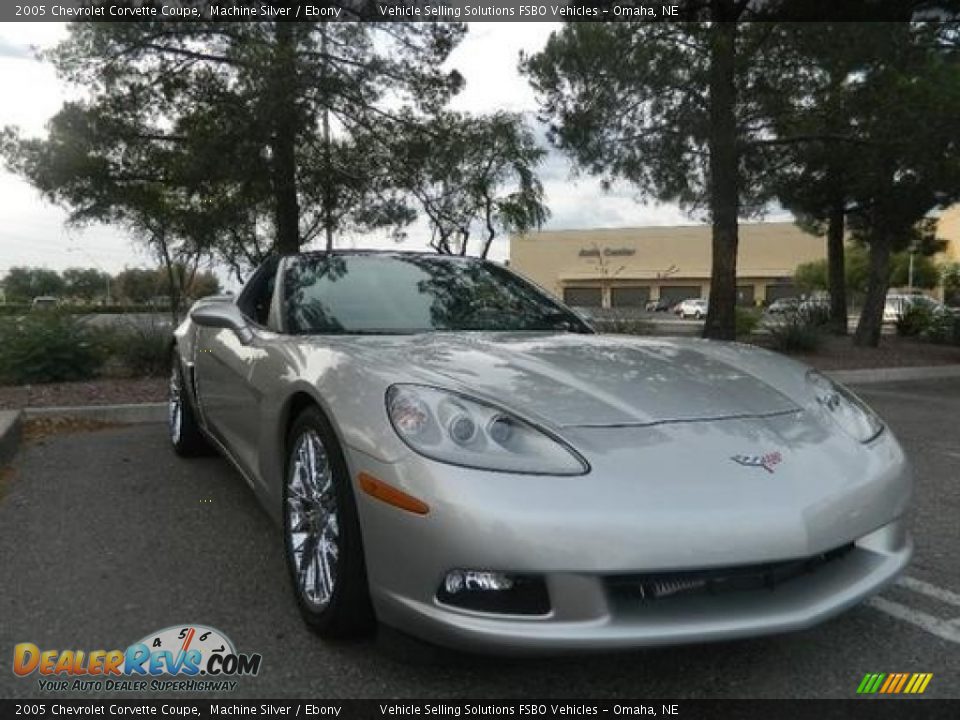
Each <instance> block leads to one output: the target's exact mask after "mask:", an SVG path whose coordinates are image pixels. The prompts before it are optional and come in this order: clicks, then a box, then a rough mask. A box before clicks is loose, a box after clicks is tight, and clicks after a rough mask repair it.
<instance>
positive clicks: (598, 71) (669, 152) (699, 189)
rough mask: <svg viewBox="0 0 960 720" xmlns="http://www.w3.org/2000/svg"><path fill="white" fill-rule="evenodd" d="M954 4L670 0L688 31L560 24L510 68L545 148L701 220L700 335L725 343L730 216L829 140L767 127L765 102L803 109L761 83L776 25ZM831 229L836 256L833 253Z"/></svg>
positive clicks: (898, 16) (760, 198)
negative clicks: (708, 231) (533, 108)
mask: <svg viewBox="0 0 960 720" xmlns="http://www.w3.org/2000/svg"><path fill="white" fill-rule="evenodd" d="M592 4H594V3H591V5H592ZM956 5H957V3H956V2H955V1H954V0H942V1H940V2H933V3H931V2H928V1H925V0H873V1H866V0H865V1H864V2H853V3H844V4H843V5H842V7H841V8H839V9H838V8H836V7H831V6H830V5H829V4H828V3H821V2H801V1H799V0H779V2H778V1H777V0H772V1H771V2H765V3H753V2H749V1H748V0H688V1H687V2H683V3H680V14H681V16H682V17H683V19H684V20H688V21H692V22H685V23H650V22H640V23H615V24H613V23H611V24H607V23H603V24H601V23H579V24H577V23H568V24H567V25H565V27H564V28H563V29H562V30H561V31H559V32H556V33H554V34H553V35H552V36H551V37H550V39H549V40H548V42H547V45H546V47H545V48H544V50H543V51H541V52H540V53H538V54H536V55H534V56H532V57H529V58H524V59H522V60H521V70H522V71H523V72H525V73H527V74H528V75H529V76H530V79H531V83H532V84H533V86H534V89H535V90H536V91H537V93H538V95H539V97H540V102H541V110H542V116H543V118H544V120H546V121H548V122H549V123H550V133H549V137H550V139H551V141H552V142H553V143H554V144H555V145H556V146H558V147H559V148H561V149H562V150H564V151H566V152H567V153H568V154H569V155H571V156H572V157H573V159H574V160H575V162H576V163H577V165H578V166H579V167H580V168H581V169H583V170H585V171H587V172H589V173H591V174H595V175H598V176H601V177H602V178H603V179H604V181H605V182H607V183H609V182H612V181H613V180H615V179H622V180H626V181H628V182H630V183H632V184H633V185H635V186H636V187H637V188H638V189H639V190H640V191H641V193H642V194H644V195H647V196H650V197H654V198H656V199H658V200H662V201H675V202H679V203H680V204H681V206H685V207H687V208H688V209H690V210H694V211H697V210H705V211H706V216H707V217H708V218H709V220H710V222H711V224H712V270H711V287H710V310H709V313H708V316H707V323H706V325H705V328H704V335H705V336H707V337H714V338H724V339H733V338H734V336H735V315H734V309H735V302H736V256H737V245H738V218H739V217H741V216H747V215H749V214H751V213H752V212H757V211H758V210H760V209H762V207H763V206H764V205H765V204H766V201H767V200H768V199H769V198H770V197H771V196H773V195H775V194H776V187H775V183H774V180H775V178H776V177H777V176H778V174H779V173H780V171H781V170H782V168H783V166H784V165H785V164H788V163H789V162H790V161H791V159H790V156H789V154H787V153H785V152H784V151H785V149H789V148H791V147H793V146H797V145H803V144H807V143H815V142H821V141H825V140H829V139H834V138H831V137H830V135H831V133H830V132H828V131H826V130H824V129H823V128H820V129H818V131H817V132H816V133H815V134H809V133H808V132H800V131H799V128H792V129H790V130H789V131H786V132H785V131H784V128H788V127H790V126H789V124H783V123H778V122H777V118H776V117H771V112H770V108H771V107H776V108H779V109H787V110H789V108H790V104H789V103H779V104H778V103H771V101H770V97H771V94H772V93H776V92H801V93H802V92H806V95H807V99H809V87H807V86H806V85H805V84H801V85H800V88H799V90H797V89H796V88H792V87H789V88H783V87H779V88H778V87H777V86H776V85H773V84H771V82H770V78H771V77H775V76H776V74H777V73H780V72H781V71H782V70H783V66H782V62H781V61H782V60H784V59H790V58H791V57H795V55H794V54H792V53H786V54H784V53H783V52H781V49H780V48H778V47H777V44H778V43H780V42H782V40H783V36H782V34H780V33H778V31H777V30H778V27H779V26H780V25H779V23H780V22H782V21H788V20H807V21H809V20H811V19H814V18H817V17H819V18H820V19H823V18H824V17H827V18H829V15H830V13H831V12H834V13H837V12H842V13H843V15H844V18H843V19H846V20H849V19H853V18H855V17H857V16H858V15H861V16H863V17H864V18H865V19H871V20H876V19H878V18H879V17H884V18H889V19H895V20H900V21H902V24H903V25H904V26H909V21H910V20H911V18H912V16H913V13H914V11H915V10H917V9H924V10H928V11H929V10H930V9H931V8H933V7H934V6H935V7H936V9H938V10H943V12H948V11H949V12H954V11H955V10H956ZM754 20H756V21H763V22H749V21H754ZM821 42H822V41H821ZM936 45H937V43H936V41H934V42H933V44H932V45H931V46H930V47H934V48H935V47H936ZM821 50H822V48H821ZM931 52H936V50H932V51H931ZM897 61H898V60H896V59H894V60H893V61H892V62H888V59H887V53H886V52H885V51H881V52H880V53H879V54H877V55H876V56H875V62H874V65H876V66H880V67H885V68H887V70H888V71H889V69H890V67H893V68H896V66H897ZM801 70H802V68H801ZM888 90H893V88H888ZM894 94H896V93H894ZM871 107H876V105H873V106H871ZM908 107H909V105H906V104H904V105H903V106H902V108H908ZM901 112H903V110H901ZM915 118H916V116H915V115H914V119H915ZM900 130H901V132H906V130H905V128H903V127H901V128H900ZM881 174H883V173H881ZM890 177H894V176H890ZM875 195H876V194H875ZM875 199H876V197H875ZM858 202H859V201H858ZM860 205H863V204H862V203H860ZM871 207H875V205H871ZM917 219H918V218H917V217H914V218H913V220H914V221H916V220H917ZM907 224H908V225H912V223H907ZM875 227H878V228H879V227H882V225H875ZM836 228H837V224H834V233H833V235H832V242H831V248H833V249H834V250H836V248H837V247H838V246H840V247H842V244H841V243H840V242H839V241H838V239H837V238H839V237H842V235H841V234H837V233H836ZM881 264H884V265H885V261H883V262H882V263H881ZM881 275H882V273H881V274H878V275H877V277H880V276H881ZM838 277H839V276H838ZM835 281H837V282H838V279H837V278H835ZM875 310H876V307H875V304H873V303H871V310H870V312H871V313H874V311H875ZM880 310H881V311H882V308H880Z"/></svg>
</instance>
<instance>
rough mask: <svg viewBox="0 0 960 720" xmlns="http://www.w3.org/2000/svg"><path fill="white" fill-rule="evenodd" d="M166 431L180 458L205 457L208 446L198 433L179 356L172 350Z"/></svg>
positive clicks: (198, 427) (200, 433)
mask: <svg viewBox="0 0 960 720" xmlns="http://www.w3.org/2000/svg"><path fill="white" fill-rule="evenodd" d="M167 431H168V432H169V435H170V444H171V445H173V451H174V452H175V453H176V454H177V455H179V456H180V457H197V456H198V455H207V454H209V452H210V445H208V444H207V441H206V438H204V437H203V433H202V432H201V431H200V425H199V423H198V422H197V418H196V415H194V413H193V405H192V404H191V403H190V398H189V396H188V395H187V391H186V383H184V381H183V370H182V369H181V366H180V355H179V353H178V352H177V349H176V348H174V350H173V352H172V353H171V357H170V386H169V396H168V400H167Z"/></svg>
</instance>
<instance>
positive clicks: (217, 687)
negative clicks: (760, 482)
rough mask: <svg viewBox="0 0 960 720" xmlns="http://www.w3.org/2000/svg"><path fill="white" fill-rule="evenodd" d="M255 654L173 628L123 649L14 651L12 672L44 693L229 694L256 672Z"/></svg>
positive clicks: (195, 628)
mask: <svg viewBox="0 0 960 720" xmlns="http://www.w3.org/2000/svg"><path fill="white" fill-rule="evenodd" d="M261 660H262V656H261V655H260V654H259V653H238V652H237V651H236V649H235V648H234V646H233V643H232V642H231V641H230V639H229V638H228V637H227V636H226V635H224V634H223V633H222V632H220V631H219V630H216V629H215V628H211V627H206V626H204V625H196V624H190V625H175V626H172V627H168V628H165V629H163V630H160V631H159V632H155V633H150V634H149V635H147V636H146V637H144V638H143V639H142V640H140V641H138V642H135V643H133V644H132V645H130V646H129V647H127V648H126V650H90V651H85V650H41V649H40V648H39V647H38V646H37V645H35V644H34V643H30V642H24V643H19V644H17V645H16V646H14V648H13V672H14V673H15V674H16V675H18V676H20V677H29V676H31V675H34V674H36V675H38V676H39V677H38V679H37V682H38V689H39V690H42V691H45V692H61V691H69V692H92V691H110V692H143V691H146V690H151V691H178V692H183V691H193V690H196V691H219V692H223V691H225V690H226V691H229V690H234V689H235V688H236V687H237V680H234V679H233V678H236V677H243V676H253V675H256V674H257V673H259V672H260V663H261Z"/></svg>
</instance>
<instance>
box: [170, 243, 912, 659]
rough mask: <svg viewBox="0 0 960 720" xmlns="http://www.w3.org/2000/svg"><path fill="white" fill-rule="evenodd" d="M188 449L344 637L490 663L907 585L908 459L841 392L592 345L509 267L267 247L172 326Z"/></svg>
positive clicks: (613, 644) (739, 349)
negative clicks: (269, 254)
mask: <svg viewBox="0 0 960 720" xmlns="http://www.w3.org/2000/svg"><path fill="white" fill-rule="evenodd" d="M172 365H173V372H172V376H171V382H170V423H169V427H170V438H171V440H172V443H173V446H174V449H175V450H176V451H177V452H178V453H180V454H181V455H190V454H193V453H196V452H198V451H201V450H203V449H204V447H205V446H213V447H214V448H216V449H217V450H218V451H219V452H221V453H222V454H223V455H224V456H226V457H227V458H228V459H229V460H230V461H231V462H232V463H233V464H234V465H235V466H236V467H237V469H238V470H239V472H240V473H241V475H243V477H244V478H245V479H246V481H247V482H248V483H249V485H250V487H251V488H253V490H254V492H255V493H256V495H257V497H258V498H259V499H260V500H261V501H262V503H263V505H264V507H266V509H267V511H268V512H269V513H270V515H271V516H272V517H273V518H275V520H276V521H277V523H278V524H279V525H280V526H281V527H282V530H283V539H284V543H285V547H286V559H287V565H288V568H289V574H290V577H291V579H292V584H293V588H294V593H295V596H296V600H297V603H298V605H299V608H300V611H301V613H302V615H303V617H304V619H305V621H306V623H307V624H308V625H309V626H310V627H312V628H313V629H315V630H316V631H317V632H319V633H320V634H321V635H324V636H328V637H329V636H345V635H351V634H356V633H359V632H362V631H364V630H366V629H369V628H370V627H371V626H372V625H373V623H374V621H375V620H379V621H380V622H382V623H385V624H387V625H389V626H392V627H394V628H397V629H399V630H401V631H404V632H406V633H409V634H413V635H416V636H419V637H421V638H424V639H427V640H429V641H432V642H435V643H438V644H444V645H449V646H454V647H458V648H466V649H472V650H489V651H496V652H524V651H526V652H531V651H555V650H578V649H602V648H628V647H638V646H649V645H662V644H668V643H683V642H700V641H705V640H720V639H727V638H735V637H743V636H749V635H757V634H762V633H772V632H782V631H788V630H796V629H799V628H804V627H808V626H810V625H812V624H814V623H817V622H820V621H822V620H824V619H826V618H829V617H831V616H833V615H835V614H837V613H839V612H840V611H842V610H844V609H845V608H848V607H850V606H851V605H854V604H855V603H857V602H859V601H860V600H862V599H864V598H865V597H867V596H869V595H870V594H872V593H875V592H877V590H879V589H880V588H881V587H883V586H884V585H885V584H887V583H889V582H890V581H891V580H892V579H893V578H894V577H895V576H896V575H897V574H898V573H899V572H900V571H901V570H903V568H904V566H905V565H906V564H907V562H908V560H909V558H910V555H911V549H912V544H911V541H910V539H909V537H908V535H907V532H906V530H905V521H904V514H905V512H906V510H907V506H908V501H909V498H910V493H911V471H910V466H909V464H908V462H907V460H906V459H905V457H904V454H903V452H902V450H901V448H900V445H899V444H898V443H897V441H896V439H895V438H894V436H893V433H892V432H891V431H890V429H889V428H887V427H885V426H884V424H883V422H882V421H881V420H880V419H879V418H878V417H877V416H876V415H875V414H874V413H873V412H872V411H871V410H870V409H869V408H868V407H867V406H866V405H864V403H863V402H862V401H861V400H859V399H858V398H857V397H856V396H855V395H854V394H853V393H851V392H850V391H849V390H847V389H846V388H844V387H842V386H840V385H838V384H836V383H834V382H832V381H831V380H829V379H828V378H827V377H825V376H824V375H822V374H820V373H818V372H816V371H813V370H810V369H809V368H807V367H805V366H803V365H801V364H799V363H797V362H794V361H792V360H790V359H788V358H785V357H782V356H780V355H777V354H774V353H771V352H767V351H764V350H761V349H758V348H755V347H749V346H746V345H739V344H733V343H719V342H710V341H702V340H692V339H691V340H680V339H665V338H640V337H630V336H619V335H599V334H595V333H594V332H593V330H592V329H591V328H590V327H589V326H588V325H587V324H585V322H584V321H583V320H582V319H581V318H580V317H579V316H578V315H576V314H575V313H573V312H572V311H570V310H569V309H567V308H566V307H564V306H563V305H561V304H560V303H558V302H557V301H555V300H553V299H552V298H550V297H549V296H548V295H546V294H545V293H544V292H543V291H541V290H540V289H538V288H537V287H536V286H534V285H532V284H531V283H529V282H527V281H526V280H524V279H523V278H521V277H519V276H518V275H515V274H514V273H512V272H511V271H509V270H508V269H506V268H504V267H501V266H500V265H497V264H494V263H490V262H485V261H480V260H475V259H470V258H463V257H444V256H436V255H425V254H414V253H373V252H335V253H329V254H328V253H304V254H301V255H296V256H288V257H282V258H273V259H271V260H269V261H268V262H266V263H265V264H264V265H262V266H261V267H260V268H259V269H258V270H257V271H256V273H255V274H254V275H253V276H252V278H251V279H250V281H249V282H248V284H247V285H246V287H245V288H244V290H243V292H242V293H241V294H240V295H239V296H238V297H237V298H236V299H233V298H213V299H207V300H204V301H201V302H199V303H197V304H196V305H195V306H194V307H193V308H192V309H191V311H190V318H189V319H188V320H187V321H185V322H184V323H183V324H182V325H181V326H180V327H179V328H178V329H177V330H176V333H175V351H174V353H173V364H172Z"/></svg>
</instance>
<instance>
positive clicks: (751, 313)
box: [736, 307, 762, 337]
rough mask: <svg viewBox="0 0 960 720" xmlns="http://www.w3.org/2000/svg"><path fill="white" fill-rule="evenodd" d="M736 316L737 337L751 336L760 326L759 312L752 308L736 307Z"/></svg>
mask: <svg viewBox="0 0 960 720" xmlns="http://www.w3.org/2000/svg"><path fill="white" fill-rule="evenodd" d="M736 315H737V316H736V325H737V337H747V336H748V335H753V333H754V332H755V331H756V329H757V326H758V325H760V319H761V317H762V314H761V312H760V311H759V310H755V309H752V308H744V307H738V308H737V309H736Z"/></svg>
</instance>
